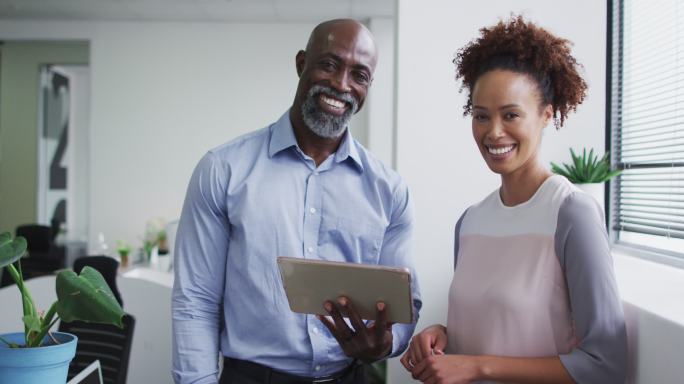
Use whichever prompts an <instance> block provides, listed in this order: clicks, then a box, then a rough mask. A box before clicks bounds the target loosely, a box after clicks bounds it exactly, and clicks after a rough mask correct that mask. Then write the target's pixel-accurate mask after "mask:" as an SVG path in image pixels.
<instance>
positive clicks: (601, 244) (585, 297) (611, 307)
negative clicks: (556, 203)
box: [555, 192, 627, 383]
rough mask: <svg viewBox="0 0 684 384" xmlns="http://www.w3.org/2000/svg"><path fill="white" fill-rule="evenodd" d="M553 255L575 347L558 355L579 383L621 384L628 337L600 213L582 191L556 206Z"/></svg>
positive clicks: (625, 362)
mask: <svg viewBox="0 0 684 384" xmlns="http://www.w3.org/2000/svg"><path fill="white" fill-rule="evenodd" d="M555 250H556V255H558V258H559V261H560V265H561V266H562V268H563V271H564V273H565V279H566V281H567V284H568V293H569V297H570V307H571V308H570V309H571V313H572V318H573V320H574V325H575V335H576V337H577V341H578V344H577V346H576V347H575V348H574V349H573V350H572V351H571V352H570V353H568V354H564V355H561V356H560V359H561V362H562V363H563V365H564V366H565V369H566V370H567V371H568V372H569V373H570V375H571V376H572V378H573V379H574V380H575V381H576V382H578V383H624V381H625V375H626V364H627V336H626V330H625V321H624V314H623V312H622V303H621V301H620V295H619V293H618V290H617V285H616V283H615V276H614V274H613V260H612V256H611V254H610V244H609V241H608V235H607V234H606V230H605V224H604V221H603V214H602V212H601V210H600V209H599V207H598V205H597V204H596V202H595V201H594V200H593V199H592V198H591V197H590V196H589V195H586V194H584V193H581V192H575V193H572V194H571V195H569V196H568V197H567V198H566V199H565V201H564V202H563V204H562V205H561V207H560V211H559V213H558V225H557V227H556V235H555Z"/></svg>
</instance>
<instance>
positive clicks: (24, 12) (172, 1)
mask: <svg viewBox="0 0 684 384" xmlns="http://www.w3.org/2000/svg"><path fill="white" fill-rule="evenodd" d="M394 13H395V0H0V19H13V20H17V19H38V20H91V21H92V20H118V21H122V20H125V21H218V22H220V21H285V22H287V21H291V22H298V21H320V20H325V19H330V18H340V17H351V18H355V19H365V18H369V17H393V16H394ZM1 22H2V21H1V20H0V23H1Z"/></svg>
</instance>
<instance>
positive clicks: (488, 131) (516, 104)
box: [471, 70, 553, 176]
mask: <svg viewBox="0 0 684 384" xmlns="http://www.w3.org/2000/svg"><path fill="white" fill-rule="evenodd" d="M471 96H472V101H473V121H472V124H473V137H474V138H475V142H476V143H477V146H478V147H479V148H480V153H481V154H482V157H483V158H484V159H485V162H486V163H487V166H489V169H491V170H492V171H493V172H495V173H498V174H500V175H502V176H506V175H512V174H516V173H517V174H521V173H524V172H526V171H527V170H533V169H536V168H535V167H538V166H540V164H539V162H538V161H537V157H538V154H539V145H540V143H541V137H542V130H543V129H544V127H546V125H547V124H548V123H549V121H550V120H551V118H552V117H553V110H552V108H551V105H546V106H540V100H541V97H540V94H539V90H538V88H537V84H536V82H535V81H534V80H533V79H532V78H531V77H530V76H528V75H525V74H521V73H516V72H512V71H508V70H492V71H489V72H486V73H485V74H483V75H481V76H480V78H478V79H477V81H476V82H475V85H474V86H473V89H472V93H471Z"/></svg>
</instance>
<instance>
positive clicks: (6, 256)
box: [0, 232, 27, 268]
mask: <svg viewBox="0 0 684 384" xmlns="http://www.w3.org/2000/svg"><path fill="white" fill-rule="evenodd" d="M26 246H27V244H26V239H25V238H23V237H21V236H17V238H16V239H14V240H12V235H11V234H10V233H9V232H3V233H0V268H1V267H4V266H6V265H10V264H12V263H14V262H15V261H17V260H19V259H21V257H22V256H24V255H25V254H26Z"/></svg>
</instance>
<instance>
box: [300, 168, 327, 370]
mask: <svg viewBox="0 0 684 384" xmlns="http://www.w3.org/2000/svg"><path fill="white" fill-rule="evenodd" d="M303 215H304V233H303V236H302V238H303V244H302V247H303V249H304V258H305V259H315V258H318V257H317V254H318V248H317V247H318V233H319V227H320V224H321V183H320V175H319V173H318V172H317V171H314V172H312V173H311V174H310V175H309V177H308V178H307V181H306V195H305V196H304V212H303ZM321 305H323V303H321ZM321 325H322V324H321V323H320V322H319V321H318V319H317V318H316V316H313V315H307V326H308V330H309V339H310V340H311V347H312V350H313V361H312V362H311V368H312V370H313V372H312V374H313V376H319V375H320V372H319V371H320V370H321V369H322V367H323V366H324V364H325V363H326V361H327V360H326V359H327V358H328V357H327V356H326V354H325V350H326V340H325V336H324V333H323V332H322V331H321V329H320V327H321Z"/></svg>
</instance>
